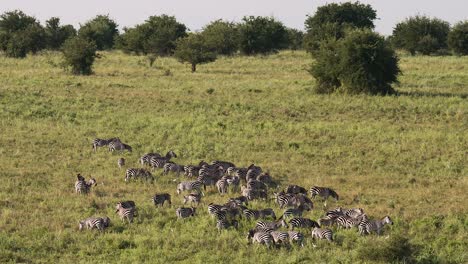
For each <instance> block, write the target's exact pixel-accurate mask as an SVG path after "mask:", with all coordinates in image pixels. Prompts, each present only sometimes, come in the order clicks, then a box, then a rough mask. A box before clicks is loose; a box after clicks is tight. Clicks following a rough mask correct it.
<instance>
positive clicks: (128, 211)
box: [115, 203, 135, 223]
mask: <svg viewBox="0 0 468 264" xmlns="http://www.w3.org/2000/svg"><path fill="white" fill-rule="evenodd" d="M115 212H116V213H117V214H118V215H119V216H120V219H121V220H122V221H124V220H125V218H127V220H128V222H129V223H132V222H133V217H134V216H135V208H134V207H129V208H124V207H123V206H122V204H120V203H118V204H117V207H116V210H115Z"/></svg>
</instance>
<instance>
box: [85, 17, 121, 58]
mask: <svg viewBox="0 0 468 264" xmlns="http://www.w3.org/2000/svg"><path fill="white" fill-rule="evenodd" d="M118 34H119V31H118V29H117V23H115V22H114V20H112V19H110V18H109V16H108V15H98V16H96V17H95V18H93V19H91V20H90V21H88V22H86V23H85V24H84V25H83V26H82V27H81V28H80V29H79V30H78V35H79V36H80V37H82V38H86V39H88V40H92V41H93V42H94V43H96V48H97V49H98V50H108V49H112V48H113V47H114V40H115V39H116V37H117V36H118Z"/></svg>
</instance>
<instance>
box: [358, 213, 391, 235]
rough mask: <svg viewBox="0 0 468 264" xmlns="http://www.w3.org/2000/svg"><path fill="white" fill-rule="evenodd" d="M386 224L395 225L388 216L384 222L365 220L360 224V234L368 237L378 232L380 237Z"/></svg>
mask: <svg viewBox="0 0 468 264" xmlns="http://www.w3.org/2000/svg"><path fill="white" fill-rule="evenodd" d="M386 224H390V225H393V221H392V219H391V218H390V217H389V216H388V215H387V216H385V217H384V218H383V219H382V220H373V221H372V220H363V221H362V222H361V223H359V234H361V235H367V234H370V233H371V232H376V233H377V234H378V235H380V234H381V233H382V229H383V227H384V226H385V225H386Z"/></svg>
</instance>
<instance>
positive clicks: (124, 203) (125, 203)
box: [115, 201, 136, 210]
mask: <svg viewBox="0 0 468 264" xmlns="http://www.w3.org/2000/svg"><path fill="white" fill-rule="evenodd" d="M119 207H123V208H133V209H135V210H136V205H135V202H134V201H122V202H118V203H117V204H116V205H115V209H116V210H119Z"/></svg>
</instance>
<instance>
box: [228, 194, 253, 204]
mask: <svg viewBox="0 0 468 264" xmlns="http://www.w3.org/2000/svg"><path fill="white" fill-rule="evenodd" d="M228 203H236V204H237V205H249V199H247V197H245V196H239V197H235V198H229V200H228Z"/></svg>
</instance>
